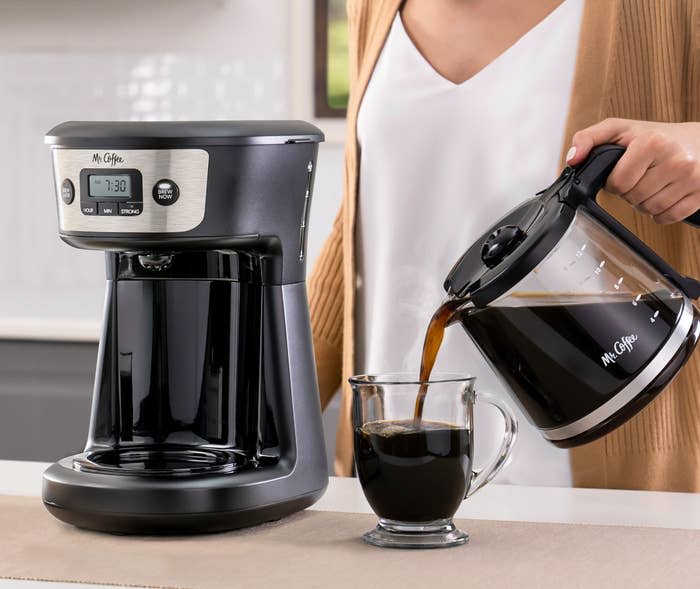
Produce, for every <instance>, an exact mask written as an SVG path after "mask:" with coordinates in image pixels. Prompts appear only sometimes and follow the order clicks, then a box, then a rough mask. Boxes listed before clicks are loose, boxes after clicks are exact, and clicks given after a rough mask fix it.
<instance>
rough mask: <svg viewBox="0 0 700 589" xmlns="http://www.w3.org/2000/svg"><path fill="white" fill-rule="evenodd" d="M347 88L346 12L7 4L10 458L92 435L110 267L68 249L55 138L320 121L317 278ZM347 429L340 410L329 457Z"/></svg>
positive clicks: (223, 3)
mask: <svg viewBox="0 0 700 589" xmlns="http://www.w3.org/2000/svg"><path fill="white" fill-rule="evenodd" d="M347 92H348V82H347V22H346V20H345V1H344V0H265V1H264V2H260V1H256V0H146V1H144V0H120V1H119V2H107V1H104V0H103V1H97V2H96V1H94V0H32V1H31V2H28V1H26V0H0V181H1V182H2V185H3V192H2V195H3V196H2V206H1V208H0V459H23V460H46V461H49V460H55V459H57V458H59V457H62V456H66V455H68V454H72V453H74V452H76V451H79V450H81V449H82V447H83V444H84V441H85V437H86V434H87V425H88V418H89V412H90V398H91V395H92V381H93V376H94V368H95V359H96V353H97V340H98V335H99V328H100V322H101V314H102V305H103V295H104V279H105V278H104V264H103V256H102V254H100V253H99V252H87V251H81V250H77V249H74V248H71V247H69V246H67V245H65V244H63V242H61V241H60V240H59V238H58V233H57V220H56V207H55V194H54V187H53V184H52V176H51V161H50V155H49V149H48V147H46V146H44V144H43V136H44V134H45V132H46V131H47V130H48V129H50V128H51V127H53V126H54V125H55V124H57V123H60V122H62V121H66V120H76V119H81V120H187V119H190V120H203V119H207V120H208V119H305V120H309V121H312V122H314V123H315V124H317V125H318V126H319V127H321V129H323V130H324V131H325V133H326V142H325V143H324V144H322V145H321V148H320V154H319V164H318V172H317V175H316V185H315V190H314V200H313V205H312V212H311V221H310V234H309V243H308V253H309V258H308V259H309V266H308V268H309V269H310V268H311V267H312V266H313V263H314V260H315V258H316V256H317V255H318V252H319V250H320V248H321V245H322V244H323V241H324V239H325V237H326V235H327V234H328V231H329V230H330V226H331V223H332V220H333V217H334V216H335V214H336V212H337V210H338V207H339V204H340V198H341V190H342V184H341V183H342V169H343V139H344V126H345V123H344V107H345V104H346V102H347ZM336 403H337V399H336ZM336 420H337V405H336V404H333V405H332V406H331V407H330V408H329V409H328V410H327V411H326V413H325V415H324V425H325V428H326V438H327V442H328V443H327V449H328V454H329V457H330V456H331V455H332V452H333V446H334V444H333V442H334V437H335V423H336Z"/></svg>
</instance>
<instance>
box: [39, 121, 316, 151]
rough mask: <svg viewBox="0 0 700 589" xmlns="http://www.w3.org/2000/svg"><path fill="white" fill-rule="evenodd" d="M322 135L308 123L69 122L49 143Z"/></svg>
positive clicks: (205, 142) (153, 145)
mask: <svg viewBox="0 0 700 589" xmlns="http://www.w3.org/2000/svg"><path fill="white" fill-rule="evenodd" d="M323 140H324V136H323V132H322V131H321V130H320V129H319V128H318V127H316V126H314V125H312V124H310V123H307V122H305V121H163V122H158V121H120V122H115V121H69V122H66V123H61V124H60V125H58V126H56V127H54V128H53V129H51V130H50V131H49V132H48V133H47V134H46V143H47V144H48V145H55V146H60V147H69V148H70V147H73V148H87V149H90V148H110V149H112V148H131V149H157V148H186V147H190V148H192V147H207V146H222V145H223V146H226V145H271V144H281V143H320V142H321V141H323Z"/></svg>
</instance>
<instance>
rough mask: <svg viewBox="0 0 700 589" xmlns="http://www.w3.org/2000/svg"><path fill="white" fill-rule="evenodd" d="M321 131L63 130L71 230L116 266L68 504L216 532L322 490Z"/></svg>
mask: <svg viewBox="0 0 700 589" xmlns="http://www.w3.org/2000/svg"><path fill="white" fill-rule="evenodd" d="M322 138H323V136H322V134H321V133H320V131H319V130H318V129H316V128H315V127H313V126H312V125H309V124H307V123H302V122H298V121H276V122H275V121H270V122H255V121H250V122H212V123H64V124H63V125H59V126H58V127H56V128H55V129H53V130H52V131H51V132H50V133H49V137H48V142H49V143H50V144H51V145H52V147H53V149H52V152H53V159H54V172H55V181H56V187H57V193H58V208H59V223H60V235H61V238H62V239H63V240H64V241H66V242H67V243H69V244H70V245H73V246H75V247H79V248H83V249H97V250H104V251H105V259H106V278H107V281H106V302H105V310H104V318H103V327H102V335H101V339H100V345H99V352H98V358H97V370H96V375H95V387H94V392H93V401H92V413H91V418H90V425H89V433H88V439H87V442H86V446H85V448H84V450H83V451H82V452H80V453H79V454H76V455H74V456H69V457H67V458H64V459H62V460H59V461H58V462H57V463H56V464H54V465H52V466H51V467H50V468H49V469H48V470H47V471H46V472H45V474H44V483H43V500H44V504H45V506H46V508H47V509H48V510H49V511H50V512H51V513H52V514H53V515H55V516H56V517H58V518H59V519H61V520H63V521H66V522H68V523H71V524H74V525H76V526H79V527H84V528H90V529H95V530H100V531H107V532H116V533H149V534H153V533H194V532H213V531H221V530H228V529H233V528H239V527H243V526H249V525H253V524H257V523H261V522H265V521H270V520H275V519H279V518H281V517H283V516H285V515H288V514H290V513H293V512H295V511H298V510H300V509H303V508H305V507H307V506H309V505H311V504H312V503H313V502H314V501H316V499H318V498H319V497H320V496H321V494H322V493H323V491H324V489H325V487H326V485H327V481H328V475H327V467H326V455H325V448H324V443H323V431H322V425H321V413H320V406H319V399H318V388H317V384H316V369H315V363H314V357H313V349H312V341H311V329H310V324H309V314H308V302H307V295H306V285H305V242H306V227H307V219H308V213H309V205H310V199H311V189H312V182H313V171H314V168H315V159H316V154H317V144H318V142H319V141H321V140H322ZM134 211H136V212H134Z"/></svg>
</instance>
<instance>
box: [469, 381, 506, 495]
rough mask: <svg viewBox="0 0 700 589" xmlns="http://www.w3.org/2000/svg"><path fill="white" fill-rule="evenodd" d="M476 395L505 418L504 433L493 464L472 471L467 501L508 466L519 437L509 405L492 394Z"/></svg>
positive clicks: (477, 399) (478, 399)
mask: <svg viewBox="0 0 700 589" xmlns="http://www.w3.org/2000/svg"><path fill="white" fill-rule="evenodd" d="M474 395H475V401H476V402H479V401H483V402H484V403H488V404H489V405H492V406H493V407H495V408H496V409H497V410H498V412H499V413H500V414H501V416H502V417H503V422H504V433H503V441H502V442H501V446H500V448H499V449H498V452H497V453H496V457H495V458H494V459H493V461H492V462H491V464H489V465H488V466H487V467H485V468H477V469H473V470H472V477H471V481H470V484H469V488H468V489H467V492H466V494H465V495H464V498H465V499H466V498H467V497H471V496H472V495H473V494H474V493H476V492H477V491H478V490H479V489H481V487H483V486H484V485H485V484H486V483H488V482H489V481H490V480H492V479H493V477H495V476H496V475H497V474H498V472H499V471H500V470H501V469H502V468H503V467H504V466H505V465H506V464H508V460H509V459H510V453H511V451H512V450H513V444H515V439H516V437H517V435H518V422H517V420H516V419H515V415H514V414H513V412H512V411H511V410H510V407H508V405H506V404H505V403H503V402H501V400H500V399H498V398H496V397H495V396H493V395H491V394H490V393H475V394H474Z"/></svg>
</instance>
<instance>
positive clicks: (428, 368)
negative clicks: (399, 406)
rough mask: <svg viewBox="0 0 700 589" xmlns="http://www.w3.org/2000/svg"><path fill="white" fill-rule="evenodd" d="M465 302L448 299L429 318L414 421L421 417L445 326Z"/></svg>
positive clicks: (463, 300) (453, 318)
mask: <svg viewBox="0 0 700 589" xmlns="http://www.w3.org/2000/svg"><path fill="white" fill-rule="evenodd" d="M465 302H466V300H465V299H448V300H447V301H445V302H444V303H442V305H440V306H439V307H438V310H437V311H435V313H434V314H433V316H432V318H431V319H430V323H429V324H428V330H427V331H426V332H425V340H424V341H423V353H422V356H421V362H420V376H419V380H420V382H421V384H420V388H419V389H418V396H417V397H416V406H415V409H414V411H413V420H414V421H415V422H420V420H421V419H422V418H423V405H424V404H425V396H426V394H427V393H428V384H427V383H428V380H430V374H431V372H432V371H433V366H435V360H436V359H437V355H438V352H439V351H440V345H441V344H442V338H443V337H444V336H445V328H446V327H447V326H448V325H450V323H452V322H453V321H454V320H455V319H456V312H457V310H458V309H459V308H460V307H462V306H463V305H464V304H465Z"/></svg>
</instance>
